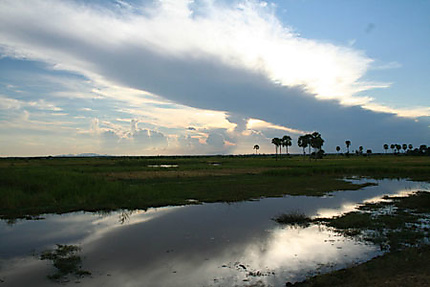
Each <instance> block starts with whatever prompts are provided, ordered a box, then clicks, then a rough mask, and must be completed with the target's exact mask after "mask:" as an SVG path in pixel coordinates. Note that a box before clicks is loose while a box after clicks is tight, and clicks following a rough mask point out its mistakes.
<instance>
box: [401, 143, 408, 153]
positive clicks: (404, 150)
mask: <svg viewBox="0 0 430 287" xmlns="http://www.w3.org/2000/svg"><path fill="white" fill-rule="evenodd" d="M402 148H403V152H404V153H406V150H407V149H408V145H407V144H402Z"/></svg>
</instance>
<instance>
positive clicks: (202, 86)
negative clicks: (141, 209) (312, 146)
mask: <svg viewBox="0 0 430 287" xmlns="http://www.w3.org/2000/svg"><path fill="white" fill-rule="evenodd" d="M429 12H430V1H419V0H417V1H400V0H398V1H392V0H391V1H388V0H387V1H363V0H361V1H316V0H313V1H311V0H286V1H267V2H264V1H226V0H223V1H214V0H200V1H197V0H196V1H189V0H175V1H173V0H158V1H136V0H135V1H83V0H79V1H77V0H76V1H53V0H44V1H41V0H34V1H11V0H5V1H2V2H1V3H0V123H1V125H0V134H1V137H0V156H37V155H57V154H78V153H99V154H113V155H173V154H243V153H252V152H253V150H252V147H253V146H254V145H255V144H259V145H260V152H261V153H272V152H274V147H273V145H271V143H270V142H271V138H273V137H275V136H277V137H282V136H283V135H285V134H287V135H290V136H291V137H292V138H293V149H292V152H300V150H299V149H298V148H297V145H296V139H297V137H298V136H300V135H302V134H304V133H308V132H313V131H319V132H320V133H321V134H322V136H323V138H324V139H325V140H326V141H325V145H324V149H325V150H326V151H327V152H334V151H335V147H336V146H337V145H340V146H342V147H343V148H344V141H345V140H347V139H348V140H351V141H352V147H353V149H354V148H357V147H358V146H359V145H362V146H364V147H365V148H366V149H367V148H370V149H372V150H373V151H374V152H381V151H382V145H383V144H384V143H389V144H391V143H400V144H402V143H408V144H409V143H412V144H413V145H414V146H419V145H420V144H430V142H429V139H430V104H429V100H428V99H429V96H430V95H429V88H430V82H429V81H428V79H430V57H429V52H428V51H430V18H429V17H428V13H429Z"/></svg>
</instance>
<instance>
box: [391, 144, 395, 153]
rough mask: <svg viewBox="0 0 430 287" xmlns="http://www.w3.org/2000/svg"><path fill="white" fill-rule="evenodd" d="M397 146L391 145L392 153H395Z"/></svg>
mask: <svg viewBox="0 0 430 287" xmlns="http://www.w3.org/2000/svg"><path fill="white" fill-rule="evenodd" d="M395 147H396V146H395V145H394V144H391V145H390V148H391V151H392V152H393V153H394V148H395Z"/></svg>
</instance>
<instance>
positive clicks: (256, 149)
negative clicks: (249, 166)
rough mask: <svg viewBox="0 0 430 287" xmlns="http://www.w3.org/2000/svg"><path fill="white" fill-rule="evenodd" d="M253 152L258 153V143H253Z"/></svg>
mask: <svg viewBox="0 0 430 287" xmlns="http://www.w3.org/2000/svg"><path fill="white" fill-rule="evenodd" d="M254 149H255V154H258V150H259V149H260V146H259V145H258V144H256V145H254Z"/></svg>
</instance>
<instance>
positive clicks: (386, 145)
mask: <svg viewBox="0 0 430 287" xmlns="http://www.w3.org/2000/svg"><path fill="white" fill-rule="evenodd" d="M384 149H385V154H387V150H388V144H384Z"/></svg>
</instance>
